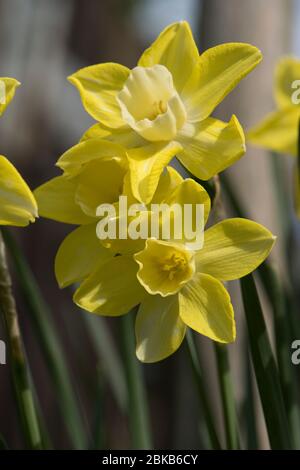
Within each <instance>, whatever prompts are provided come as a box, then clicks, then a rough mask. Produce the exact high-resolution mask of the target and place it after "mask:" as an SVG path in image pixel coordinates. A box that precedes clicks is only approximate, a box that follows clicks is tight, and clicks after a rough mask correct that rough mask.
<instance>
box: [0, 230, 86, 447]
mask: <svg viewBox="0 0 300 470" xmlns="http://www.w3.org/2000/svg"><path fill="white" fill-rule="evenodd" d="M1 231H2V234H3V238H4V240H5V244H6V246H7V248H8V250H9V252H10V255H11V257H12V259H13V261H14V266H15V268H16V272H17V275H18V278H19V282H20V286H21V289H22V292H23V295H24V298H25V300H26V302H27V304H28V311H29V314H30V315H31V318H32V320H33V324H34V327H35V329H36V332H37V338H38V339H39V342H40V346H41V348H42V351H43V353H44V356H45V358H46V361H47V364H48V369H49V372H50V374H51V377H52V380H53V382H54V384H55V387H56V390H57V396H58V397H59V400H58V404H59V406H60V410H61V413H62V416H63V419H64V421H65V424H66V427H67V429H68V432H69V436H70V438H71V441H72V444H73V446H74V447H75V449H84V447H85V445H86V438H85V433H84V428H83V424H82V420H81V417H80V415H79V412H78V405H77V403H76V400H75V396H74V387H73V385H72V383H71V379H70V375H69V370H68V366H67V364H66V362H65V360H64V352H63V350H62V348H61V345H60V342H59V340H58V337H57V334H56V331H55V328H54V325H53V323H52V321H51V313H50V312H49V309H48V306H47V305H46V303H45V301H44V299H43V297H42V295H41V293H40V290H39V287H38V285H37V283H36V280H35V278H34V276H33V274H32V272H31V269H30V267H29V266H28V264H27V261H26V259H25V258H24V256H23V253H22V251H21V250H20V249H19V247H18V245H17V244H16V242H15V241H14V239H13V237H12V235H11V234H10V232H8V231H7V230H4V229H1Z"/></svg>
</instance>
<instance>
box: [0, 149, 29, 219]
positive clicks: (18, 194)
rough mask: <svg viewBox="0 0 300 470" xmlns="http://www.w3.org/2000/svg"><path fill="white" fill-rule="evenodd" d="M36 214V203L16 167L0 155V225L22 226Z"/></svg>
mask: <svg viewBox="0 0 300 470" xmlns="http://www.w3.org/2000/svg"><path fill="white" fill-rule="evenodd" d="M37 216H38V211H37V203H36V200H35V198H34V196H33V194H32V192H31V191H30V189H29V187H28V186H27V184H26V183H25V181H24V180H23V178H22V176H21V175H20V173H19V172H18V171H17V170H16V168H15V167H14V166H13V165H12V164H11V163H10V162H9V161H8V160H7V159H6V158H5V157H3V156H0V225H15V226H18V227H24V226H26V225H28V224H29V222H34V219H35V217H37Z"/></svg>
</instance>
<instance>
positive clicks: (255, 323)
mask: <svg viewBox="0 0 300 470" xmlns="http://www.w3.org/2000/svg"><path fill="white" fill-rule="evenodd" d="M240 282H241V288H242V297H243V303H244V310H245V314H246V320H247V327H248V334H249V342H250V350H251V356H252V361H253V366H254V371H255V376H256V381H257V385H258V390H259V394H260V398H261V402H262V407H263V411H264V416H265V420H266V426H267V430H268V435H269V440H270V445H271V448H272V449H291V448H292V444H291V438H290V435H289V427H288V420H287V416H286V411H285V406H284V401H283V396H282V391H281V387H280V382H279V376H278V371H277V367H276V363H275V359H274V356H273V352H272V349H271V344H270V340H269V336H268V332H267V329H266V324H265V320H264V316H263V312H262V308H261V305H260V301H259V297H258V293H257V290H256V286H255V282H254V279H253V276H252V274H249V275H248V276H245V277H244V278H242V279H241V280H240Z"/></svg>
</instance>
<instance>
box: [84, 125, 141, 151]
mask: <svg viewBox="0 0 300 470" xmlns="http://www.w3.org/2000/svg"><path fill="white" fill-rule="evenodd" d="M90 139H105V140H109V141H110V142H115V143H117V144H120V145H123V146H124V147H126V148H132V147H141V146H142V145H145V144H146V143H147V142H146V141H145V140H144V139H143V138H142V137H141V136H140V135H139V134H137V132H135V131H134V130H133V129H131V127H129V126H126V127H120V128H119V129H113V130H112V129H109V128H108V127H105V126H104V125H103V124H101V122H97V124H94V125H93V126H92V127H90V128H89V129H88V130H87V131H86V132H85V133H84V134H83V136H82V137H81V139H80V142H84V141H85V140H90Z"/></svg>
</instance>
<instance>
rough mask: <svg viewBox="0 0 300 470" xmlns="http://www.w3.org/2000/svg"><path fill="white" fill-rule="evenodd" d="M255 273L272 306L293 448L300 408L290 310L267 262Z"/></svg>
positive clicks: (298, 437) (299, 442)
mask: <svg viewBox="0 0 300 470" xmlns="http://www.w3.org/2000/svg"><path fill="white" fill-rule="evenodd" d="M258 274H259V276H260V278H261V280H262V282H263V286H264V288H265V292H266V294H267V296H268V298H269V302H270V304H271V306H272V311H273V318H274V326H275V340H276V353H277V361H278V369H279V377H280V382H281V387H282V391H283V396H284V402H285V406H286V410H287V415H288V420H289V425H290V429H291V436H292V439H293V447H294V449H299V448H300V408H299V400H298V391H297V384H296V381H295V379H296V377H295V375H294V371H293V366H292V363H291V358H290V347H289V345H290V344H291V343H292V341H293V339H294V338H293V336H292V333H291V331H292V330H291V319H290V317H291V315H292V314H293V313H292V312H290V311H288V309H287V307H288V305H287V301H286V299H285V296H284V292H283V289H282V286H281V283H280V282H279V279H278V278H277V274H276V272H275V270H274V268H273V267H272V266H271V265H270V263H266V262H265V263H263V264H262V265H261V266H260V267H259V268H258Z"/></svg>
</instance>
